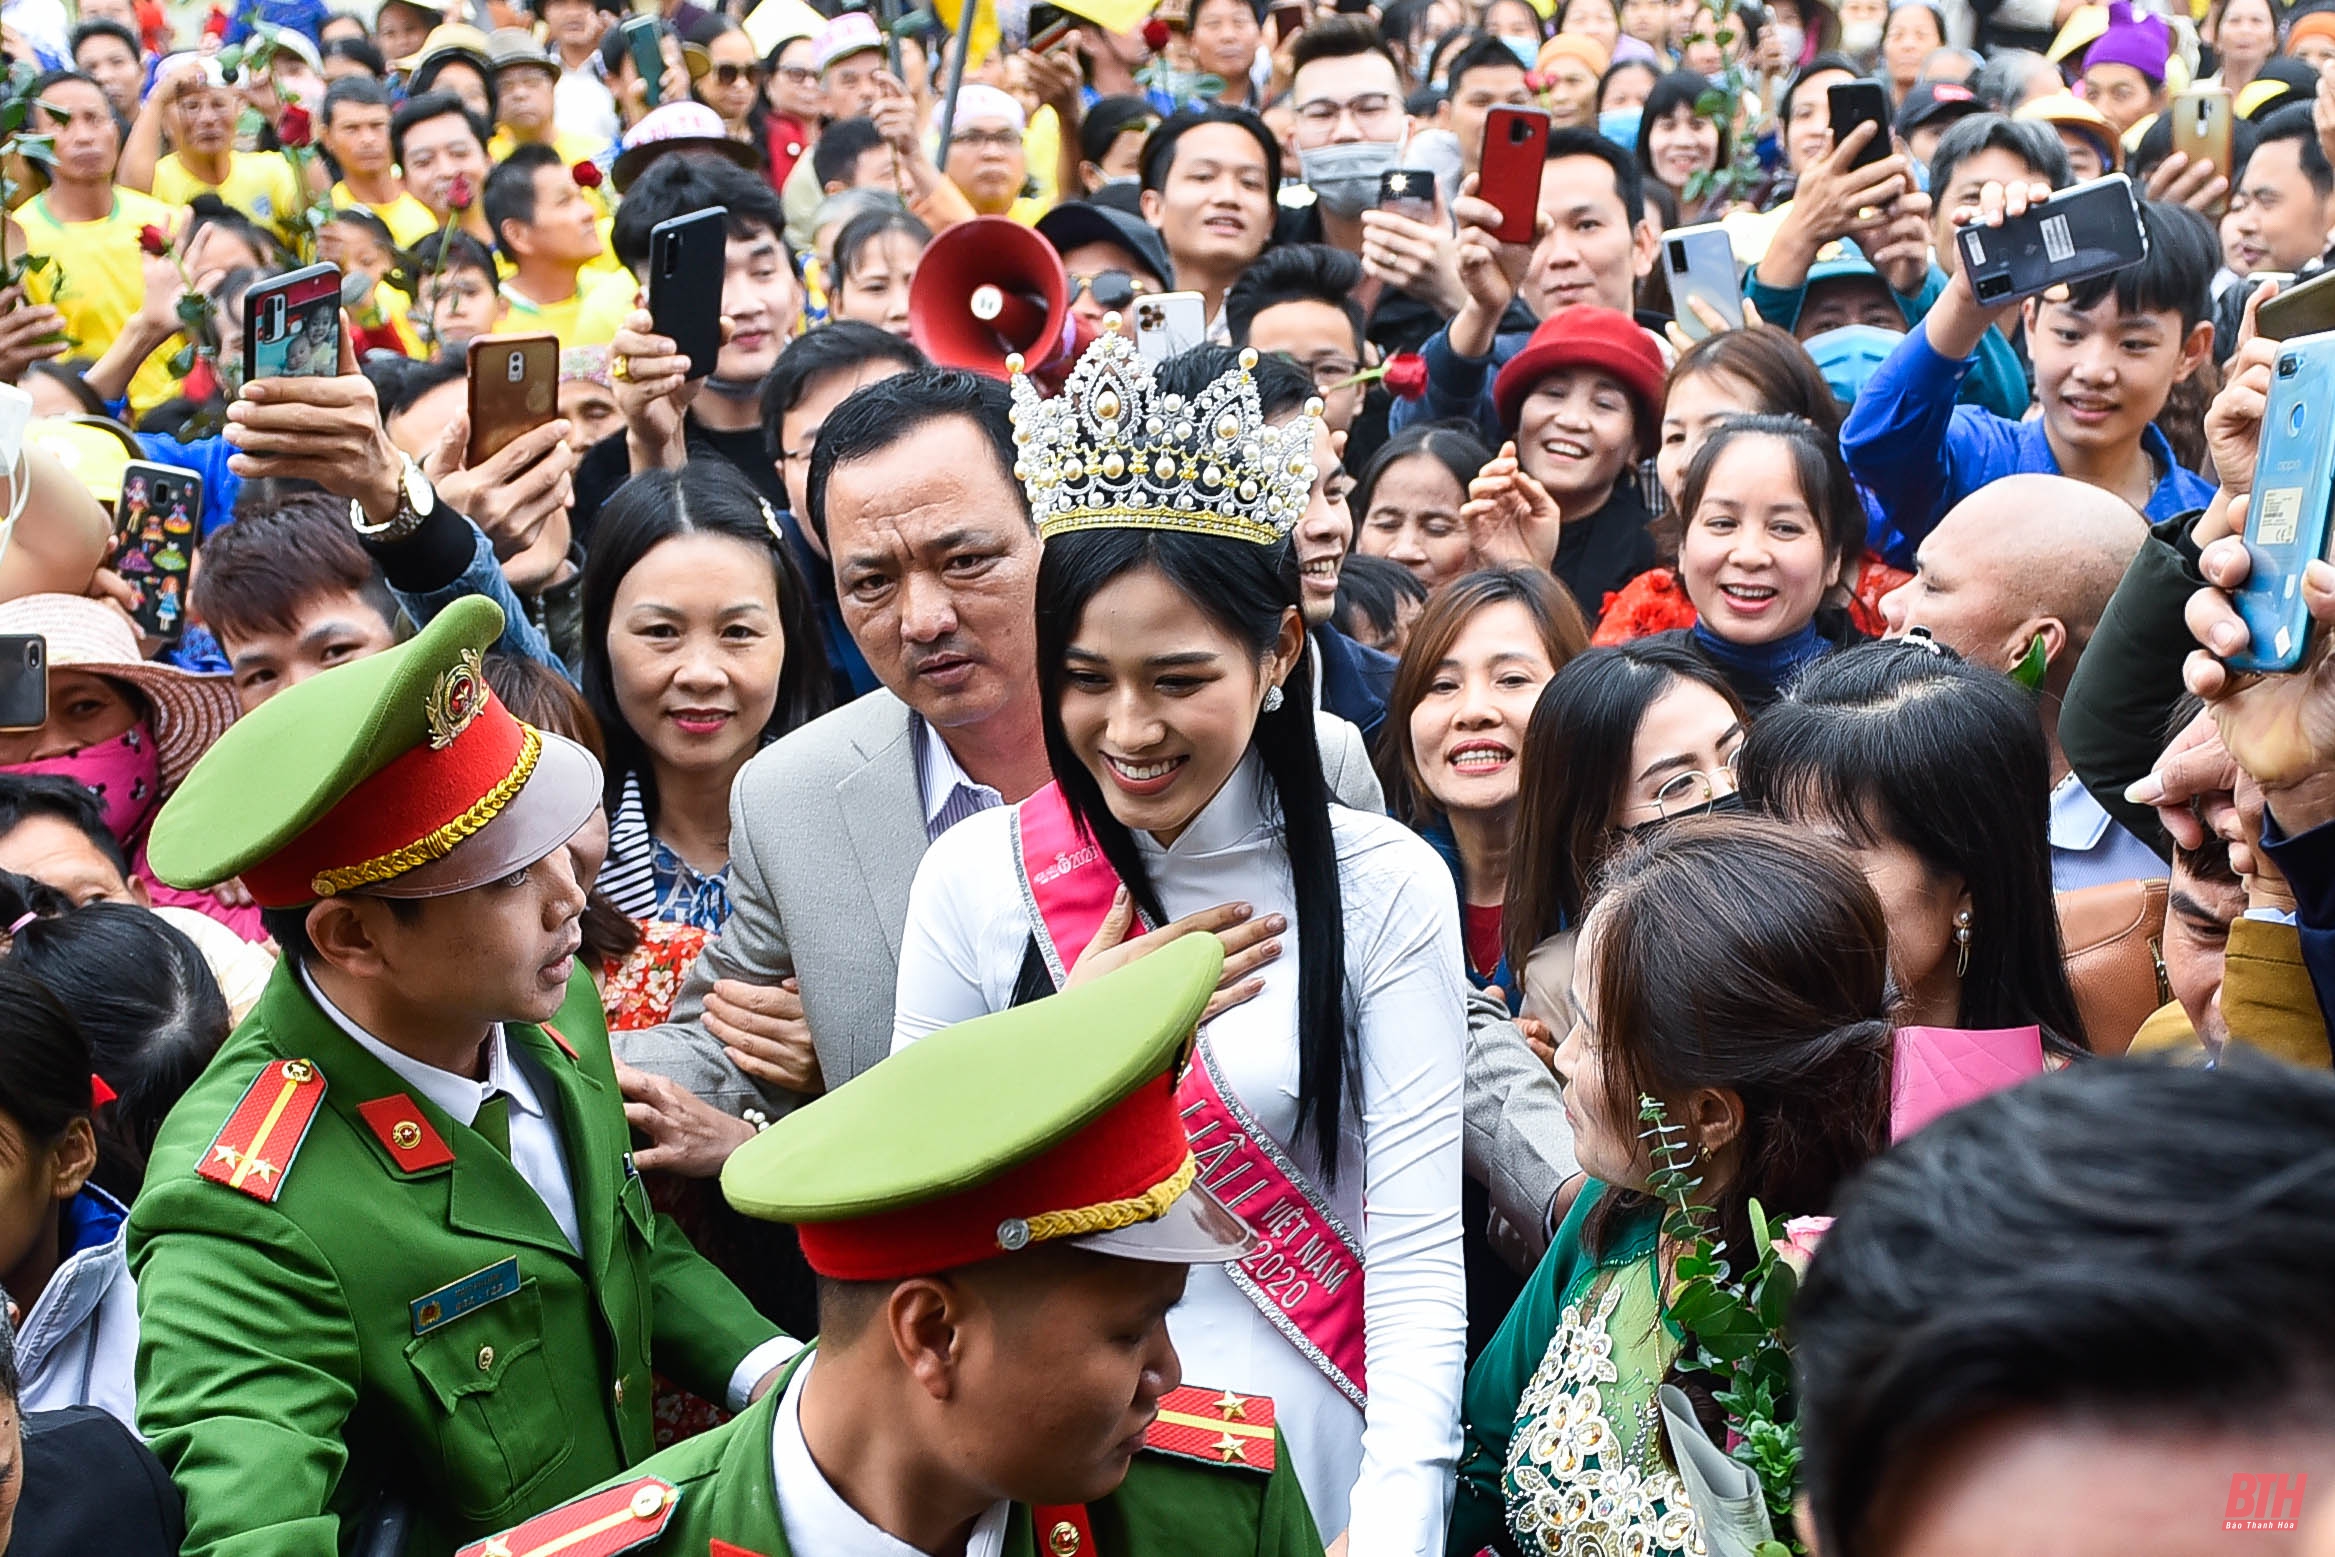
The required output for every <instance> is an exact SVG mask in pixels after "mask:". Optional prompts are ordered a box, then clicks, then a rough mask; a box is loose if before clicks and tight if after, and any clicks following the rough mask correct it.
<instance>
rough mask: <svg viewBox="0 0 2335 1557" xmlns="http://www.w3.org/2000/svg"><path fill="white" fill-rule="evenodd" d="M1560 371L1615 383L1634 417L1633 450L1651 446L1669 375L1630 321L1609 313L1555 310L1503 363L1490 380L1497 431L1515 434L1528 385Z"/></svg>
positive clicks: (1642, 450) (1648, 338) (1651, 339)
mask: <svg viewBox="0 0 2335 1557" xmlns="http://www.w3.org/2000/svg"><path fill="white" fill-rule="evenodd" d="M1559 368H1595V369H1597V371H1599V372H1600V373H1603V374H1606V375H1607V376H1609V377H1610V378H1612V379H1613V380H1614V382H1616V383H1618V384H1620V385H1621V386H1622V388H1623V389H1624V390H1626V391H1627V392H1628V394H1629V397H1630V404H1631V406H1632V408H1633V409H1634V410H1635V411H1636V412H1637V416H1638V450H1639V453H1640V454H1641V455H1643V454H1644V453H1645V452H1646V451H1647V450H1649V449H1651V448H1652V447H1653V445H1654V437H1655V434H1656V432H1657V431H1658V430H1659V427H1660V423H1661V421H1662V384H1663V380H1664V379H1665V378H1667V377H1668V376H1669V375H1668V371H1667V370H1666V369H1665V368H1664V367H1663V365H1662V353H1661V352H1660V351H1659V350H1658V349H1657V348H1656V347H1655V345H1654V337H1653V336H1651V335H1648V334H1647V333H1646V332H1645V330H1644V329H1643V328H1641V327H1640V326H1639V324H1638V322H1637V321H1636V320H1635V319H1632V318H1631V317H1630V316H1629V315H1628V314H1625V313H1622V312H1620V311H1619V310H1617V309H1612V308H1594V307H1588V306H1583V307H1579V308H1566V309H1560V310H1559V311H1558V312H1556V313H1554V314H1552V315H1550V316H1549V317H1548V318H1546V319H1544V320H1542V321H1541V323H1540V328H1538V329H1536V330H1534V331H1533V332H1532V339H1531V340H1529V341H1526V342H1525V343H1524V350H1522V351H1520V352H1518V353H1517V354H1516V355H1515V356H1513V357H1510V358H1509V359H1508V363H1507V365H1506V366H1505V367H1503V368H1501V369H1500V376H1499V377H1498V378H1496V379H1494V380H1493V381H1492V406H1493V409H1494V410H1496V411H1498V412H1499V415H1500V426H1501V427H1502V428H1503V429H1505V430H1506V431H1508V432H1510V433H1513V432H1515V431H1516V418H1517V416H1518V414H1519V413H1520V412H1521V411H1522V410H1523V409H1524V397H1525V396H1526V395H1528V394H1530V393H1532V386H1533V385H1535V384H1537V383H1539V382H1540V381H1541V380H1542V379H1544V378H1547V377H1548V376H1549V375H1550V374H1551V373H1554V372H1556V371H1557V369H1559Z"/></svg>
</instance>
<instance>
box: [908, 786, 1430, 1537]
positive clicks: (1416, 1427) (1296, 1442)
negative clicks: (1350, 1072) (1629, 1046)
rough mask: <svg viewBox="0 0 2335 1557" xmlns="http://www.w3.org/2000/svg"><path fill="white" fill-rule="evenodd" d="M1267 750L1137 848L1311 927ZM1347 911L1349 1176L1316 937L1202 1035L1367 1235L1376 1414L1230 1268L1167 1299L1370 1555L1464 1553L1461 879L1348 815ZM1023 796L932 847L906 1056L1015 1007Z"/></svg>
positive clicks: (1219, 895)
mask: <svg viewBox="0 0 2335 1557" xmlns="http://www.w3.org/2000/svg"><path fill="white" fill-rule="evenodd" d="M1263 782H1264V778H1263V769H1262V765H1261V764H1260V763H1259V762H1258V760H1257V758H1256V756H1255V754H1254V753H1252V754H1250V755H1249V756H1248V757H1247V758H1245V759H1244V760H1243V762H1242V764H1241V766H1240V767H1239V768H1238V769H1236V770H1235V772H1234V773H1233V776H1232V777H1231V778H1230V779H1228V780H1227V781H1226V783H1225V786H1224V788H1223V789H1222V790H1221V791H1219V792H1218V794H1217V795H1216V798H1215V799H1213V800H1211V801H1210V802H1209V803H1208V804H1207V805H1206V806H1205V807H1203V808H1202V810H1201V812H1200V814H1199V815H1198V816H1196V817H1195V818H1193V820H1192V822H1191V824H1190V825H1189V826H1188V827H1186V828H1185V830H1184V832H1183V833H1182V834H1181V835H1180V836H1179V837H1178V838H1177V839H1176V842H1175V844H1174V846H1173V847H1170V848H1164V849H1163V848H1161V847H1160V845H1159V844H1158V843H1157V842H1156V841H1155V840H1154V839H1153V838H1152V837H1151V835H1149V834H1148V833H1137V834H1136V835H1135V845H1136V847H1137V848H1138V849H1140V850H1141V851H1142V853H1143V856H1144V863H1145V866H1146V867H1147V868H1148V870H1149V871H1150V874H1151V878H1152V881H1153V883H1154V884H1155V885H1156V886H1157V888H1158V890H1159V897H1160V901H1161V906H1162V907H1163V908H1164V909H1165V910H1166V912H1167V913H1168V914H1169V915H1170V916H1172V917H1181V916H1182V915H1185V914H1190V913H1194V912H1197V911H1198V910H1200V909H1203V908H1209V907H1213V906H1214V905H1216V904H1218V903H1224V902H1231V901H1243V902H1248V903H1251V904H1254V905H1255V907H1256V910H1257V912H1258V913H1260V914H1266V913H1274V912H1279V913H1283V914H1286V915H1288V916H1289V918H1290V919H1291V921H1292V922H1293V923H1294V921H1295V919H1296V917H1297V915H1296V897H1295V890H1294V888H1293V886H1292V884H1291V880H1290V874H1289V857H1288V854H1287V852H1286V851H1285V850H1284V848H1283V847H1282V845H1281V842H1280V835H1279V830H1278V818H1277V815H1276V816H1272V817H1269V816H1268V815H1267V814H1266V813H1265V811H1264V810H1263V808H1262V807H1261V805H1260V802H1259V796H1260V786H1261V785H1262V784H1263ZM1330 818H1331V831H1332V835H1333V838H1334V841H1335V847H1336V849H1337V856H1338V884H1339V891H1340V895H1341V898H1342V901H1343V905H1344V910H1345V912H1344V920H1345V938H1346V979H1345V983H1346V991H1347V1009H1348V1011H1349V1012H1350V1013H1352V1015H1351V1017H1350V1021H1351V1022H1352V1024H1353V1033H1354V1040H1355V1047H1356V1051H1357V1052H1358V1054H1359V1056H1360V1062H1361V1071H1360V1075H1359V1077H1357V1078H1356V1079H1357V1080H1358V1082H1359V1087H1358V1091H1359V1094H1360V1106H1359V1108H1354V1107H1349V1108H1348V1109H1347V1110H1346V1113H1345V1118H1344V1120H1343V1122H1342V1124H1341V1127H1340V1135H1339V1154H1340V1172H1339V1176H1338V1179H1337V1182H1336V1183H1335V1184H1329V1183H1326V1182H1324V1180H1323V1177H1322V1174H1321V1170H1320V1165H1319V1160H1318V1155H1317V1153H1316V1152H1315V1151H1314V1150H1313V1147H1312V1143H1311V1140H1310V1137H1309V1138H1308V1139H1307V1140H1306V1141H1305V1142H1304V1143H1303V1144H1302V1145H1300V1144H1298V1089H1297V1075H1298V1055H1297V1025H1298V1024H1297V1006H1298V984H1299V980H1298V963H1299V955H1300V953H1299V937H1298V936H1297V935H1296V934H1294V933H1292V934H1289V935H1285V936H1283V937H1282V945H1283V947H1284V948H1285V949H1284V950H1283V951H1282V954H1281V956H1280V957H1279V958H1278V959H1277V960H1276V961H1274V962H1272V963H1270V964H1268V965H1267V966H1266V968H1265V970H1264V973H1263V975H1262V976H1263V978H1264V984H1265V987H1264V990H1263V992H1262V993H1261V994H1259V995H1258V996H1257V997H1256V998H1254V999H1252V1000H1250V1001H1248V1002H1246V1003H1245V1004H1242V1005H1238V1006H1235V1007H1233V1008H1232V1009H1231V1010H1229V1011H1227V1012H1225V1013H1224V1014H1223V1015H1222V1016H1220V1017H1218V1018H1217V1019H1216V1020H1215V1021H1213V1022H1211V1023H1210V1024H1209V1025H1208V1027H1207V1028H1206V1030H1205V1034H1204V1036H1205V1037H1206V1039H1207V1042H1208V1046H1209V1050H1210V1052H1211V1053H1212V1054H1213V1055H1214V1056H1215V1057H1216V1059H1217V1061H1218V1064H1219V1066H1220V1068H1221V1071H1222V1074H1223V1076H1224V1080H1225V1083H1226V1085H1228V1086H1229V1087H1231V1089H1232V1090H1233V1091H1235V1092H1236V1093H1238V1094H1239V1096H1240V1098H1241V1101H1242V1102H1243V1103H1245V1104H1246V1105H1247V1107H1248V1109H1249V1110H1250V1112H1251V1113H1252V1114H1253V1115H1254V1116H1255V1117H1256V1118H1257V1120H1258V1122H1259V1123H1260V1124H1261V1125H1262V1126H1263V1127H1264V1128H1265V1129H1266V1130H1267V1131H1269V1132H1270V1133H1271V1134H1272V1135H1273V1136H1274V1138H1275V1139H1276V1140H1278V1141H1279V1142H1280V1143H1281V1144H1282V1146H1283V1147H1284V1148H1286V1149H1289V1150H1290V1153H1291V1155H1292V1156H1293V1157H1294V1158H1295V1159H1296V1160H1297V1161H1298V1163H1299V1164H1300V1165H1301V1166H1302V1167H1303V1169H1304V1171H1305V1173H1306V1175H1307V1177H1308V1178H1310V1179H1311V1180H1312V1181H1313V1183H1314V1186H1315V1187H1316V1188H1317V1189H1318V1190H1320V1191H1321V1192H1322V1194H1323V1197H1324V1199H1325V1200H1326V1201H1327V1202H1328V1204H1329V1205H1330V1207H1331V1208H1332V1209H1333V1210H1334V1211H1336V1212H1337V1214H1338V1217H1339V1219H1340V1220H1341V1221H1342V1222H1344V1223H1345V1225H1346V1226H1347V1227H1348V1228H1349V1229H1352V1230H1353V1231H1354V1232H1355V1234H1356V1236H1357V1237H1358V1238H1359V1239H1360V1240H1361V1243H1362V1249H1363V1255H1364V1260H1365V1264H1366V1268H1367V1271H1368V1275H1367V1279H1366V1282H1365V1286H1364V1301H1363V1338H1364V1352H1365V1369H1366V1373H1367V1381H1368V1387H1369V1392H1370V1402H1369V1407H1368V1409H1367V1411H1364V1410H1357V1409H1356V1408H1355V1406H1354V1405H1353V1404H1352V1402H1350V1401H1349V1400H1348V1399H1347V1398H1346V1397H1345V1396H1344V1395H1343V1394H1341V1393H1340V1392H1339V1391H1338V1389H1337V1388H1336V1386H1334V1385H1332V1384H1331V1383H1330V1381H1329V1380H1328V1379H1327V1378H1326V1377H1325V1376H1324V1375H1323V1374H1322V1373H1321V1371H1320V1370H1319V1369H1317V1368H1316V1367H1315V1366H1314V1365H1313V1364H1312V1363H1311V1362H1309V1361H1307V1360H1306V1358H1305V1357H1304V1356H1302V1355H1301V1354H1300V1353H1299V1352H1298V1350H1297V1349H1296V1348H1295V1347H1294V1346H1292V1345H1291V1344H1290V1342H1289V1341H1288V1340H1287V1339H1286V1338H1284V1337H1283V1336H1282V1335H1281V1333H1280V1332H1279V1331H1278V1330H1276V1329H1274V1328H1273V1327H1272V1325H1271V1324H1270V1323H1269V1322H1268V1321H1267V1320H1266V1319H1265V1317H1264V1316H1263V1315H1261V1314H1260V1313H1258V1312H1257V1310H1256V1307H1255V1306H1254V1305H1253V1304H1252V1303H1251V1302H1250V1301H1249V1299H1248V1298H1247V1297H1246V1296H1244V1295H1243V1294H1242V1293H1241V1291H1240V1289H1239V1288H1237V1287H1235V1286H1234V1285H1233V1284H1232V1281H1231V1279H1230V1278H1229V1277H1228V1276H1226V1275H1225V1273H1224V1270H1223V1267H1221V1266H1213V1265H1203V1266H1197V1267H1195V1268H1194V1269H1193V1271H1192V1275H1191V1281H1190V1284H1189V1285H1188V1286H1187V1287H1186V1288H1185V1290H1184V1299H1183V1301H1182V1302H1181V1303H1180V1304H1178V1305H1177V1306H1176V1308H1175V1310H1174V1311H1173V1312H1172V1313H1170V1314H1169V1316H1168V1329H1169V1333H1170V1334H1171V1335H1172V1336H1173V1337H1174V1339H1175V1343H1176V1349H1177V1351H1178V1352H1179V1353H1180V1354H1181V1356H1182V1360H1183V1365H1184V1379H1185V1382H1186V1383H1190V1384H1198V1385H1202V1386H1204V1387H1206V1388H1209V1389H1234V1390H1239V1391H1242V1392H1244V1393H1254V1394H1262V1395H1270V1396H1272V1397H1273V1400H1274V1405H1275V1411H1276V1417H1277V1420H1278V1422H1279V1425H1280V1427H1281V1430H1282V1432H1283V1434H1284V1435H1285V1436H1286V1437H1287V1439H1288V1441H1289V1447H1290V1454H1291V1458H1292V1460H1293V1462H1294V1463H1295V1465H1296V1467H1297V1472H1298V1480H1299V1483H1300V1484H1301V1485H1302V1486H1303V1487H1304V1489H1305V1496H1306V1501H1307V1503H1308V1504H1309V1505H1310V1506H1311V1507H1312V1509H1313V1513H1314V1520H1315V1523H1316V1524H1318V1525H1319V1526H1320V1528H1321V1532H1322V1537H1323V1539H1324V1540H1329V1539H1332V1538H1334V1537H1335V1536H1336V1535H1337V1534H1338V1532H1340V1531H1341V1530H1343V1531H1346V1532H1347V1536H1348V1542H1349V1546H1348V1549H1349V1551H1350V1552H1351V1553H1352V1557H1416V1554H1418V1553H1421V1552H1437V1551H1441V1550H1442V1548H1443V1534H1444V1524H1445V1522H1446V1519H1447V1516H1448V1514H1449V1509H1450V1496H1451V1480H1452V1473H1453V1468H1454V1466H1455V1465H1456V1464H1457V1461H1458V1456H1459V1401H1460V1388H1461V1385H1462V1383H1463V1380H1464V1371H1465V1365H1464V1353H1465V1349H1466V1334H1467V1308H1466V1294H1465V1282H1464V1278H1463V1276H1462V1274H1461V1268H1460V1223H1459V1196H1460V1090H1461V1080H1462V1075H1463V1072H1464V1069H1465V1044H1466V1036H1467V993H1466V985H1465V984H1464V982H1463V981H1462V974H1461V968H1462V967H1463V965H1464V964H1463V961H1462V953H1461V950H1460V936H1459V910H1458V905H1457V903H1456V900H1455V899H1454V897H1453V894H1452V891H1451V872H1450V870H1449V869H1448V868H1447V867H1445V865H1444V864H1443V862H1442V860H1441V859H1440V858H1438V857H1437V855H1436V853H1435V851H1434V850H1433V849H1432V848H1430V847H1429V846H1428V845H1427V843H1426V842H1425V841H1424V840H1423V839H1421V838H1420V837H1418V835H1416V834H1415V833H1413V832H1411V831H1410V829H1408V828H1406V827H1404V826H1403V825H1402V824H1400V823H1399V822H1393V821H1390V820H1388V819H1387V818H1385V817H1382V816H1371V815H1365V814H1364V813H1362V812H1359V811H1352V810H1348V809H1346V808H1345V807H1342V806H1332V807H1331V809H1330ZM1011 819H1012V817H1011V813H1010V812H1009V811H1008V810H1007V809H1005V808H1002V807H1001V808H998V809H995V810H992V811H986V812H983V813H981V814H980V815H977V816H974V817H972V818H971V819H970V820H968V821H965V822H963V823H961V824H960V825H958V826H957V827H955V828H952V829H951V830H950V831H949V832H948V834H947V835H946V836H944V837H942V838H941V839H939V840H938V841H937V842H935V843H934V844H933V846H932V849H931V850H930V852H928V853H927V854H926V855H925V857H924V861H923V864H922V865H921V867H920V868H919V869H918V871H917V874H916V885H915V887H914V889H913V890H912V891H911V892H910V894H909V899H908V924H907V929H906V933H905V935H904V936H903V939H902V943H901V947H900V984H899V1001H898V1016H897V1019H896V1024H895V1026H894V1029H893V1047H894V1049H895V1050H897V1049H899V1048H902V1047H904V1046H906V1045H907V1044H909V1043H912V1042H914V1041H915V1040H917V1039H919V1038H922V1037H924V1036H925V1035H926V1034H928V1033H931V1032H933V1031H935V1030H936V1029H938V1028H941V1027H945V1026H948V1025H949V1024H951V1023H955V1022H961V1021H965V1020H968V1019H969V1018H972V1017H975V1016H979V1015H981V1014H983V1013H984V1012H989V1011H999V1010H1003V1009H1005V1007H1006V1006H1008V1005H1010V1004H1011V1003H1012V999H1013V991H1014V985H1015V983H1016V981H1017V980H1018V978H1019V976H1020V973H1021V966H1022V957H1023V952H1024V949H1025V947H1026V945H1027V943H1028V939H1029V933H1030V922H1029V916H1028V911H1027V910H1026V908H1025V907H1024V905H1023V901H1022V889H1021V882H1020V877H1019V874H1018V872H1017V871H1016V870H1015V868H1014V865H1013V862H1012V855H1011V853H1010V850H1011V847H1012V845H1011V833H1010V831H1009V828H1008V825H1007V824H1008V823H1009V822H1010V821H1011Z"/></svg>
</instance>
